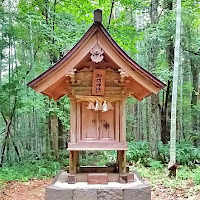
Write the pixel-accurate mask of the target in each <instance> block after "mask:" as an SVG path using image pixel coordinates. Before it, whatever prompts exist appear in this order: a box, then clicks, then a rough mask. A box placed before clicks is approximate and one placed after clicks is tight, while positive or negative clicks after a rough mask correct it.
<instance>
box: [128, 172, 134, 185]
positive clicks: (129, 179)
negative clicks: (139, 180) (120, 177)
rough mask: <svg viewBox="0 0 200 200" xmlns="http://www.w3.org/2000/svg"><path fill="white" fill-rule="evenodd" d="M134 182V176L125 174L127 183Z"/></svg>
mask: <svg viewBox="0 0 200 200" xmlns="http://www.w3.org/2000/svg"><path fill="white" fill-rule="evenodd" d="M130 182H134V174H133V173H128V174H127V183H130Z"/></svg>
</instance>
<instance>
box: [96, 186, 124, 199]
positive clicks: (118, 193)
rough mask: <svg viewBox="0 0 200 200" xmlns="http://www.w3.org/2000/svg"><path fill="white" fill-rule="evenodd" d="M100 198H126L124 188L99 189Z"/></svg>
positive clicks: (98, 197) (98, 195) (98, 196)
mask: <svg viewBox="0 0 200 200" xmlns="http://www.w3.org/2000/svg"><path fill="white" fill-rule="evenodd" d="M97 199H98V200H124V192H123V190H122V189H99V190H97Z"/></svg>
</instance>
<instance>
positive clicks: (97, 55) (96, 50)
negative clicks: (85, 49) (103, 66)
mask: <svg viewBox="0 0 200 200" xmlns="http://www.w3.org/2000/svg"><path fill="white" fill-rule="evenodd" d="M90 53H91V54H92V55H91V60H92V61H93V62H95V63H99V62H101V61H102V60H103V58H104V56H103V53H104V50H103V49H102V48H101V46H100V45H99V44H98V43H97V44H95V46H94V47H93V48H92V49H91V50H90Z"/></svg>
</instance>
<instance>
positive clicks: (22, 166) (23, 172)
mask: <svg viewBox="0 0 200 200" xmlns="http://www.w3.org/2000/svg"><path fill="white" fill-rule="evenodd" d="M59 169H61V166H60V163H59V162H56V161H53V160H47V159H44V160H32V161H24V162H21V163H19V164H15V165H13V166H5V167H3V168H0V180H1V181H14V180H17V181H19V180H20V181H28V180H30V179H32V178H50V177H52V176H54V175H55V174H56V173H57V171H58V170H59Z"/></svg>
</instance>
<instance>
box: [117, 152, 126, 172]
mask: <svg viewBox="0 0 200 200" xmlns="http://www.w3.org/2000/svg"><path fill="white" fill-rule="evenodd" d="M117 161H118V166H119V173H120V174H126V151H125V150H118V151H117Z"/></svg>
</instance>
